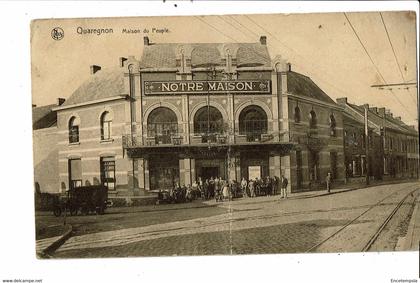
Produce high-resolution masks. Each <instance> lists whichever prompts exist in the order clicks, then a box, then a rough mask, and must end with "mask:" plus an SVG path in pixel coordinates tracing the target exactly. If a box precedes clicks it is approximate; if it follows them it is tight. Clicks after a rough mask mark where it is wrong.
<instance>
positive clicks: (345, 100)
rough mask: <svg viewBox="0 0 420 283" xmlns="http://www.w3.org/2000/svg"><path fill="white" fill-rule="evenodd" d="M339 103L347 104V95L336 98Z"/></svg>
mask: <svg viewBox="0 0 420 283" xmlns="http://www.w3.org/2000/svg"><path fill="white" fill-rule="evenodd" d="M336 101H337V103H338V104H340V105H346V104H347V97H340V98H337V99H336Z"/></svg>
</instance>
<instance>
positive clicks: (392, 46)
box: [379, 12, 406, 82]
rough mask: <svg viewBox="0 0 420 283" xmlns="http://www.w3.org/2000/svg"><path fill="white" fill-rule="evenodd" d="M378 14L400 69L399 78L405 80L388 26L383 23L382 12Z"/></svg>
mask: <svg viewBox="0 0 420 283" xmlns="http://www.w3.org/2000/svg"><path fill="white" fill-rule="evenodd" d="M379 15H380V16H381V20H382V24H383V26H384V29H385V32H386V36H387V37H388V42H389V45H391V49H392V53H393V54H394V58H395V62H397V66H398V70H399V71H400V75H401V78H402V80H403V82H406V80H405V79H404V75H403V73H402V70H401V65H400V63H399V62H398V58H397V55H396V54H395V49H394V45H393V44H392V41H391V38H390V36H389V32H388V28H387V27H386V24H385V21H384V17H383V16H382V13H381V12H379Z"/></svg>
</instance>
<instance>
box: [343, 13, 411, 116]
mask: <svg viewBox="0 0 420 283" xmlns="http://www.w3.org/2000/svg"><path fill="white" fill-rule="evenodd" d="M343 14H344V17H345V18H346V20H347V22H348V23H349V25H350V27H351V29H352V31H353V33H354V35H355V36H356V38H357V40H358V41H359V43H360V45H361V46H362V48H363V50H364V51H365V53H366V55H367V56H368V57H369V59H370V61H371V63H372V65H373V66H374V68H375V70H376V72H377V73H378V75H379V76H380V77H381V79H382V81H383V82H384V83H385V84H388V83H387V81H386V80H385V78H384V76H383V75H382V73H381V71H380V70H379V69H378V66H376V64H375V62H374V61H373V59H372V57H371V56H370V54H369V52H368V51H367V49H366V47H365V45H364V44H363V42H362V40H361V39H360V37H359V35H358V34H357V32H356V30H355V28H354V27H353V25H352V23H351V22H350V19H349V18H348V17H347V14H346V13H343ZM389 91H390V92H391V93H392V94H393V95H392V96H393V97H395V99H396V100H397V101H398V102H399V103H400V104H401V106H402V107H403V108H405V110H407V111H408V112H410V111H409V110H408V108H407V107H406V106H405V105H404V104H403V103H402V102H401V100H400V99H399V98H398V96H397V95H395V93H394V92H393V91H392V89H389Z"/></svg>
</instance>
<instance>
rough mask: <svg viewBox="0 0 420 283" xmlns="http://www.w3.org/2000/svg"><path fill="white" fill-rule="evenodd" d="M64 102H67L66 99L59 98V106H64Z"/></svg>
mask: <svg viewBox="0 0 420 283" xmlns="http://www.w3.org/2000/svg"><path fill="white" fill-rule="evenodd" d="M64 101H66V99H65V98H62V97H59V98H57V106H60V105H61V104H63V103H64Z"/></svg>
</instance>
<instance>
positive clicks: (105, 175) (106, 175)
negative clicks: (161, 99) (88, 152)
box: [100, 157, 115, 190]
mask: <svg viewBox="0 0 420 283" xmlns="http://www.w3.org/2000/svg"><path fill="white" fill-rule="evenodd" d="M100 162H101V166H100V167H101V168H100V169H101V183H102V184H103V185H105V186H107V187H108V190H115V158H114V157H102V158H101V161H100Z"/></svg>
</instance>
